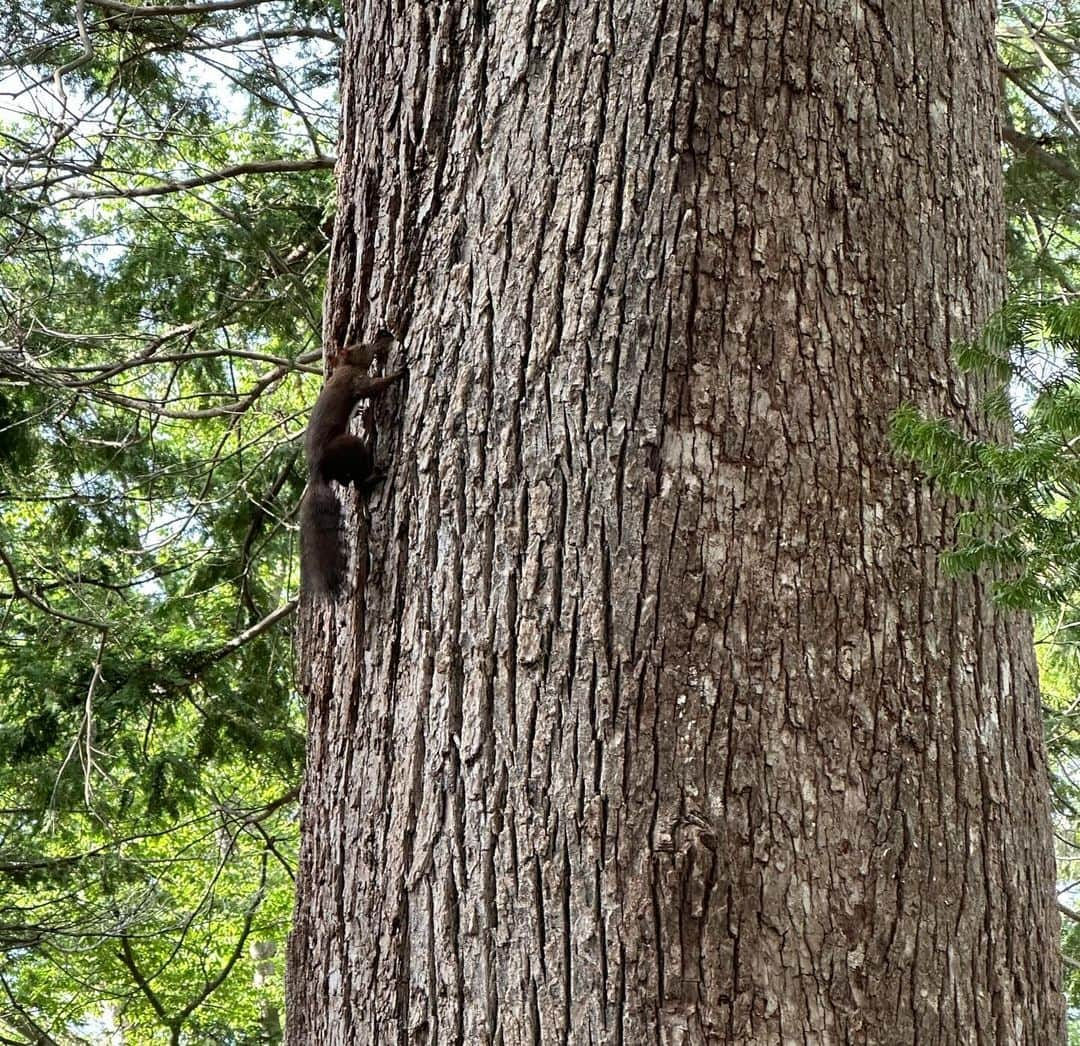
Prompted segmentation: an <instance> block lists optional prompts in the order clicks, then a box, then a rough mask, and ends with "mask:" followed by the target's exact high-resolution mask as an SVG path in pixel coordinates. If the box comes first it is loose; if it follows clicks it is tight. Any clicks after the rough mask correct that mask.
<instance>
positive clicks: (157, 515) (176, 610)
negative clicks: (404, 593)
mask: <svg viewBox="0 0 1080 1046" xmlns="http://www.w3.org/2000/svg"><path fill="white" fill-rule="evenodd" d="M2 17H3V19H4V25H3V29H4V31H3V33H2V34H0V41H2V43H0V48H2V49H3V51H2V59H0V64H2V67H3V70H4V75H3V77H2V78H0V99H2V102H3V105H4V111H3V123H2V126H0V179H2V184H0V316H2V324H3V326H2V335H0V346H2V351H0V378H2V379H3V382H4V384H3V390H2V396H0V491H2V493H3V499H2V504H0V577H3V579H4V584H3V586H2V588H3V591H2V592H0V597H2V599H3V603H4V633H3V634H4V639H3V642H2V645H0V704H2V711H0V721H2V722H3V724H4V725H3V727H2V728H0V765H2V766H3V767H4V773H3V777H2V780H0V807H2V809H3V820H2V824H0V948H2V949H3V953H4V957H3V961H2V962H0V1035H2V1036H3V1037H4V1038H5V1040H7V1041H12V1042H33V1043H39V1042H64V1043H68V1042H84V1041H91V1042H100V1041H102V1039H103V1037H105V1036H106V1035H112V1036H117V1037H118V1038H117V1039H116V1041H120V1038H119V1037H126V1039H125V1041H128V1042H138V1043H148V1044H149V1043H154V1042H178V1041H180V1040H181V1037H182V1039H183V1041H184V1042H187V1043H196V1042H205V1043H214V1044H220V1043H230V1042H232V1043H239V1042H254V1041H260V1042H266V1041H271V1042H272V1041H275V1039H276V1038H279V1037H280V1028H279V1027H277V1030H275V1027H276V1026H278V1025H279V1024H280V1010H281V1001H282V977H281V972H282V971H281V962H280V959H279V960H278V962H277V973H276V976H273V977H270V978H268V977H267V970H266V963H267V962H269V961H270V960H269V959H268V958H267V955H266V953H267V952H268V950H269V949H270V948H272V946H273V944H274V942H277V946H278V947H281V946H282V945H283V943H284V936H285V932H286V927H287V922H288V918H289V912H290V908H291V903H292V876H293V874H294V864H295V852H296V841H295V838H296V825H295V797H296V783H297V776H298V772H299V762H300V756H301V751H302V746H301V744H300V738H301V737H302V723H301V714H300V709H299V706H298V702H297V700H296V697H295V691H294V686H293V677H294V665H293V661H292V657H291V653H290V649H289V628H288V625H289V621H290V615H291V612H292V610H293V607H294V606H295V601H294V592H295V577H296V575H295V568H294V566H293V559H294V554H293V553H294V541H293V530H294V524H293V514H294V511H295V504H296V501H297V499H298V497H299V493H300V490H301V488H302V485H303V470H302V469H301V468H300V467H298V454H299V449H298V443H297V439H296V437H297V436H298V435H299V434H300V432H301V431H302V428H303V424H304V416H305V411H306V404H307V402H308V401H309V400H310V397H311V396H312V395H313V394H314V385H315V384H316V382H317V378H316V377H315V375H316V374H317V372H318V371H319V369H320V368H319V365H318V355H319V345H318V334H317V331H318V327H319V301H320V298H321V294H322V286H323V276H322V273H323V270H324V266H325V260H324V247H325V243H326V235H327V229H328V224H327V208H328V201H329V198H330V175H329V171H330V168H331V166H332V163H333V159H332V155H331V154H332V152H333V139H334V134H335V119H336V117H335V111H334V105H333V93H332V89H333V81H334V78H335V75H336V74H335V64H336V63H335V58H334V47H335V45H336V43H337V15H336V13H335V12H334V10H333V9H330V10H327V9H325V7H319V8H318V10H316V9H314V8H310V7H309V8H304V7H303V6H302V5H298V4H291V3H290V4H285V3H250V4H235V3H229V4H225V5H222V4H215V3H210V4H205V5H200V4H195V5H186V6H183V7H180V8H178V7H168V8H162V7H158V6H151V7H144V8H137V7H131V6H128V5H125V4H111V3H105V4H92V5H86V4H84V3H82V2H79V3H76V4H74V5H71V4H67V5H65V4H60V5H59V6H57V5H56V4H52V5H48V6H46V7H42V6H40V5H37V6H35V5H33V4H31V5H29V6H27V5H21V6H19V7H18V8H17V9H15V8H12V9H10V10H8V11H7V13H6V14H5V15H3V16H2ZM253 951H254V952H255V953H256V954H255V955H253V954H252V952H253ZM259 956H261V957H262V958H261V960H260V959H259ZM260 962H261V966H260ZM256 976H257V977H258V978H259V986H258V987H256V986H255V985H254V984H253V979H254V978H255V977H256Z"/></svg>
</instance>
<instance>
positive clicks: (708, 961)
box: [289, 0, 1063, 1046]
mask: <svg viewBox="0 0 1080 1046" xmlns="http://www.w3.org/2000/svg"><path fill="white" fill-rule="evenodd" d="M346 7H347V15H348V34H347V37H348V41H347V46H346V53H345V60H344V83H343V114H344V115H343V140H342V143H341V151H340V155H341V161H340V170H339V175H340V199H339V208H340V211H339V217H338V223H337V231H336V234H335V251H334V259H333V263H332V265H331V273H330V289H329V296H328V314H327V328H326V329H327V340H328V343H329V344H330V345H332V346H340V345H342V344H344V343H345V342H346V341H350V340H354V339H355V338H357V337H360V336H362V335H364V334H369V333H370V332H371V331H372V330H374V329H375V328H376V327H378V326H381V325H383V324H388V325H390V326H392V327H396V328H397V329H399V330H402V331H405V332H406V336H405V339H404V344H405V346H406V348H405V350H404V352H403V353H402V358H403V359H404V360H405V361H406V362H407V365H408V368H409V377H408V383H407V387H406V388H403V389H401V390H400V391H398V392H395V393H394V394H392V396H391V397H390V398H389V399H388V401H387V402H385V403H383V404H380V405H379V406H378V408H377V415H378V417H379V420H380V430H381V441H380V448H379V454H380V458H384V459H385V460H386V461H387V462H388V464H389V467H390V478H389V480H388V482H387V484H386V486H385V488H384V489H383V491H382V492H381V493H380V494H378V495H377V496H376V497H375V498H374V499H373V501H372V503H371V505H370V506H369V509H368V511H367V513H366V514H367V516H368V517H369V524H368V526H369V531H370V535H369V542H368V550H367V553H366V557H365V562H366V563H368V564H369V565H368V566H367V567H366V568H365V567H364V565H363V564H362V563H359V562H354V567H353V569H354V573H356V574H359V573H361V572H362V570H364V569H366V572H367V574H368V577H367V581H366V588H365V589H364V590H363V591H362V592H361V591H360V588H359V586H358V587H357V589H356V591H353V592H350V593H346V594H345V596H344V597H343V598H341V599H339V600H338V601H337V602H336V603H335V604H334V605H333V606H332V607H326V606H320V607H314V608H311V607H309V608H307V610H306V613H305V619H304V634H303V637H302V649H301V659H302V663H304V664H305V665H306V666H307V669H306V671H307V674H308V679H307V688H308V694H309V699H310V709H311V735H310V750H309V765H308V771H307V773H308V777H307V784H306V788H305V793H304V843H303V857H302V862H301V870H300V876H299V902H298V905H299V906H298V910H297V916H296V927H295V932H294V935H293V938H292V942H291V947H290V953H291V954H290V988H289V1002H290V1011H289V1022H290V1032H289V1041H290V1042H291V1043H292V1044H293V1046H311V1044H324V1043H335V1044H336V1043H348V1044H358V1046H366V1044H372V1043H409V1044H413V1043H425V1042H427V1043H440V1044H448V1043H461V1044H474V1043H500V1044H505V1046H516V1044H519V1043H569V1042H574V1043H613V1044H626V1046H637V1044H640V1043H652V1042H656V1043H671V1044H676V1043H682V1044H688V1046H689V1044H699V1043H738V1044H770V1043H807V1044H811V1043H812V1044H817V1046H820V1044H830V1043H837V1044H840V1043H889V1044H902V1043H919V1044H938V1043H940V1044H944V1043H986V1044H989V1043H995V1044H1004V1043H1010V1044H1018V1043H1029V1044H1039V1046H1044V1044H1047V1043H1054V1042H1058V1041H1061V1036H1062V1030H1061V1027H1062V1013H1063V1004H1062V1000H1061V997H1060V994H1059V970H1058V960H1057V957H1056V935H1057V919H1056V914H1055V910H1054V903H1053V893H1052V891H1053V885H1054V883H1053V879H1054V870H1053V861H1052V854H1051V845H1050V833H1049V826H1048V812H1047V801H1046V793H1047V781H1046V771H1045V766H1044V755H1043V745H1042V738H1041V727H1040V722H1039V714H1038V703H1037V695H1036V689H1035V678H1034V669H1033V661H1032V650H1031V640H1030V630H1029V627H1028V625H1027V623H1026V622H1025V621H1024V620H1022V619H1018V618H1012V617H1010V616H1008V615H1006V614H1003V613H1001V612H999V611H998V610H996V609H995V608H994V607H993V606H992V605H991V603H990V601H989V599H988V595H987V591H986V589H985V587H984V585H983V584H981V583H979V582H973V581H970V580H966V579H965V580H952V579H950V578H948V577H946V576H945V575H944V574H943V573H942V571H941V568H940V566H939V564H938V559H937V553H938V551H939V550H940V549H941V548H942V547H943V545H944V544H946V543H947V542H948V540H949V528H950V520H949V514H948V512H947V511H946V510H944V509H943V508H942V507H941V505H940V504H939V503H938V502H937V501H935V500H933V499H932V498H931V497H930V496H929V494H928V492H927V490H926V489H925V487H924V486H923V485H922V484H921V483H920V482H919V481H918V480H917V479H916V477H914V476H913V475H912V474H911V473H909V472H908V471H907V470H905V469H901V468H899V467H898V465H897V462H896V460H895V459H894V458H893V456H892V455H891V454H890V451H889V448H888V445H887V438H886V431H887V424H888V418H889V415H890V412H891V411H892V410H893V409H894V408H895V407H896V406H897V405H898V404H900V403H901V402H902V401H904V400H914V401H916V402H918V403H919V404H922V405H924V406H928V407H931V408H934V407H938V408H942V409H947V410H949V411H950V412H952V413H955V412H956V411H957V410H958V409H961V410H968V411H969V413H970V415H971V417H972V418H973V419H977V412H976V411H975V410H974V409H973V407H972V397H971V394H970V392H969V391H968V390H966V389H965V388H964V387H963V386H962V384H961V383H960V382H959V379H958V378H957V376H956V374H955V372H954V369H953V366H952V364H951V362H950V354H949V346H950V343H951V342H953V341H954V340H955V339H957V338H959V337H961V336H964V335H966V334H968V333H970V332H971V331H972V330H973V328H975V327H976V325H977V324H978V323H979V322H980V321H981V320H982V319H983V318H984V317H985V316H986V315H987V313H988V311H989V310H990V309H991V308H992V307H993V306H994V304H995V302H996V301H997V298H998V295H999V292H1000V290H1001V286H1002V280H1001V275H1002V269H1003V259H1002V244H1001V241H1002V220H1001V185H1000V178H999V157H998V146H997V140H996V139H997V134H996V125H997V124H996V106H997V93H996V73H995V57H994V49H993V37H992V33H993V19H994V9H993V5H992V4H991V3H990V2H988V0H948V2H947V3H939V2H937V0H934V2H927V0H914V2H911V0H905V2H900V0H879V2H873V3H871V2H870V0H866V2H852V0H804V2H800V3H794V4H793V3H791V2H790V0H725V2H723V3H704V4H702V3H700V2H694V0H664V2H661V3H655V2H654V0H648V2H642V0H609V2H608V3H607V4H604V5H598V4H591V3H583V2H580V0H537V2H522V0H506V2H502V3H498V4H490V3H485V0H470V2H468V3H462V2H456V0H451V2H445V3H437V4H432V3H412V4H383V3H370V2H360V0H353V2H351V3H349V4H347V5H346ZM396 362H397V361H396V360H395V361H392V364H393V365H396ZM975 423H977V420H973V424H975ZM353 509H354V515H353V516H352V517H351V520H350V527H351V528H352V529H353V531H354V532H355V531H358V529H359V528H360V526H361V524H360V522H359V520H358V518H357V516H356V515H355V511H356V506H355V505H354V506H353ZM360 555H361V556H364V554H363V553H361V554H360Z"/></svg>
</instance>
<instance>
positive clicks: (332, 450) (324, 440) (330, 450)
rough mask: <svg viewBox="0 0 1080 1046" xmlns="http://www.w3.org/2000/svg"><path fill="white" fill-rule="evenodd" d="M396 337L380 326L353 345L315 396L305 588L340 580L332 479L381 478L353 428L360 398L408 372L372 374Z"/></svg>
mask: <svg viewBox="0 0 1080 1046" xmlns="http://www.w3.org/2000/svg"><path fill="white" fill-rule="evenodd" d="M393 341H394V337H393V335H391V334H388V333H387V332H386V331H380V332H379V333H378V334H376V335H375V338H374V340H373V341H372V342H371V343H370V344H367V345H352V346H349V347H348V348H346V349H345V350H344V351H343V352H342V354H341V362H340V363H339V364H338V366H337V367H336V368H335V370H334V373H333V374H331V375H330V377H329V379H327V382H326V384H325V385H324V386H323V387H322V391H321V392H320V393H319V398H318V399H317V400H316V401H315V406H314V407H313V408H312V411H311V420H310V421H309V422H308V428H307V437H306V438H305V440H304V450H305V454H306V456H307V465H308V486H307V493H306V494H305V495H304V503H303V505H302V506H301V508H300V580H301V587H302V588H303V589H304V590H305V591H309V592H313V593H317V594H325V593H329V592H333V591H335V590H336V589H337V588H338V587H339V586H340V585H341V578H342V574H343V573H344V562H343V560H344V557H343V555H342V544H341V503H340V502H339V501H338V498H337V495H336V494H335V493H334V491H333V490H332V489H331V487H330V481H331V480H333V481H334V482H335V483H340V484H341V485H342V486H348V485H350V484H352V485H353V486H355V487H357V488H358V489H359V490H360V491H361V492H362V493H365V494H366V493H368V492H369V491H371V490H372V489H373V488H374V487H375V485H376V484H377V483H378V482H379V481H380V480H381V479H382V478H383V473H382V472H381V471H380V470H378V469H376V468H375V457H374V455H373V454H372V451H371V447H370V446H369V445H368V441H367V440H366V439H363V438H361V437H360V436H353V435H351V434H350V433H349V419H350V418H351V417H352V412H353V408H355V406H356V405H357V403H359V402H360V401H361V400H369V399H374V398H375V397H376V396H378V395H380V394H381V393H383V392H385V391H386V389H388V388H389V387H390V386H391V385H392V384H393V383H394V382H395V381H398V380H399V379H401V378H402V377H404V375H405V371H403V370H399V371H395V372H394V373H393V374H387V375H386V376H385V377H381V378H373V377H372V376H371V375H370V374H369V373H368V369H369V368H370V367H371V364H372V361H373V360H380V361H381V360H384V359H385V358H386V354H387V352H388V351H389V348H390V346H391V344H392V343H393Z"/></svg>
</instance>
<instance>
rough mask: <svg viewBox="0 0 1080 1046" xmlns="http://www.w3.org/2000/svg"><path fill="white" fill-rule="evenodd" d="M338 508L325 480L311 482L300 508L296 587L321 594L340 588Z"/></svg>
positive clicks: (339, 513)
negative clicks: (298, 573) (298, 579)
mask: <svg viewBox="0 0 1080 1046" xmlns="http://www.w3.org/2000/svg"><path fill="white" fill-rule="evenodd" d="M344 571H345V564H344V562H343V556H342V554H341V505H340V504H338V499H337V498H336V497H335V496H334V492H333V491H332V490H331V489H330V485H329V484H328V483H326V482H325V481H322V482H320V481H319V480H314V479H313V480H312V481H311V484H310V485H309V486H308V490H307V493H306V494H305V495H304V504H303V505H302V506H301V508H300V587H301V588H302V589H303V590H304V591H305V592H310V593H312V594H315V595H325V594H326V593H329V592H333V591H335V590H336V589H337V588H338V587H339V586H340V585H341V577H342V574H343V573H344Z"/></svg>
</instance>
